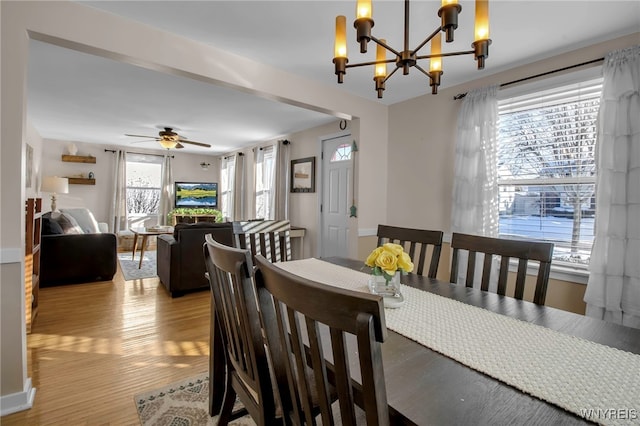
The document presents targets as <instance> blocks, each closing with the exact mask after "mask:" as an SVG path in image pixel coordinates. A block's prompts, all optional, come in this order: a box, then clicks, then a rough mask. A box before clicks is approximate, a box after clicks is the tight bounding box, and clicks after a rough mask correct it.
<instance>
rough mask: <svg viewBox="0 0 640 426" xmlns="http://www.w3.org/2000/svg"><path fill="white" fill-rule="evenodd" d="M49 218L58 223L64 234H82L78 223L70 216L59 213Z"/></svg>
mask: <svg viewBox="0 0 640 426" xmlns="http://www.w3.org/2000/svg"><path fill="white" fill-rule="evenodd" d="M51 218H52V219H54V220H55V221H56V222H58V225H60V227H61V228H62V232H63V233H64V234H84V232H83V231H82V228H80V225H78V222H77V221H76V220H75V219H74V218H73V216H71V215H68V214H66V213H59V214H58V215H51Z"/></svg>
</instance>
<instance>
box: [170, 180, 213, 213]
mask: <svg viewBox="0 0 640 426" xmlns="http://www.w3.org/2000/svg"><path fill="white" fill-rule="evenodd" d="M174 194H175V197H176V203H175V205H176V208H179V207H186V208H198V207H200V208H203V207H204V208H212V209H215V208H217V207H218V183H217V182H213V183H207V182H176V183H175V192H174Z"/></svg>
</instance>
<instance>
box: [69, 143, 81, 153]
mask: <svg viewBox="0 0 640 426" xmlns="http://www.w3.org/2000/svg"><path fill="white" fill-rule="evenodd" d="M67 152H68V153H69V155H76V154H77V153H78V147H77V146H76V144H74V143H70V144H68V145H67Z"/></svg>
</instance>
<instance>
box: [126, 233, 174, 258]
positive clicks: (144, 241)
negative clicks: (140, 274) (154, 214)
mask: <svg viewBox="0 0 640 426" xmlns="http://www.w3.org/2000/svg"><path fill="white" fill-rule="evenodd" d="M129 230H130V231H131V232H133V253H132V254H131V260H135V258H136V250H137V248H138V236H140V237H142V246H141V247H140V263H138V269H140V268H142V259H144V248H145V247H146V246H147V237H152V236H156V235H161V234H173V227H171V226H164V227H149V228H129Z"/></svg>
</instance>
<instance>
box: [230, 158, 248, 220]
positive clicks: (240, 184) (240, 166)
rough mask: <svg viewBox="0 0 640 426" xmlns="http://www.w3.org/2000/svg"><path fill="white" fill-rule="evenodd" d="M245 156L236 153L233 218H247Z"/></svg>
mask: <svg viewBox="0 0 640 426" xmlns="http://www.w3.org/2000/svg"><path fill="white" fill-rule="evenodd" d="M245 181H246V180H245V156H244V154H243V153H242V152H239V153H238V154H237V155H236V171H235V179H234V185H233V220H245V219H247V217H246V211H245V198H244V197H245Z"/></svg>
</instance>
